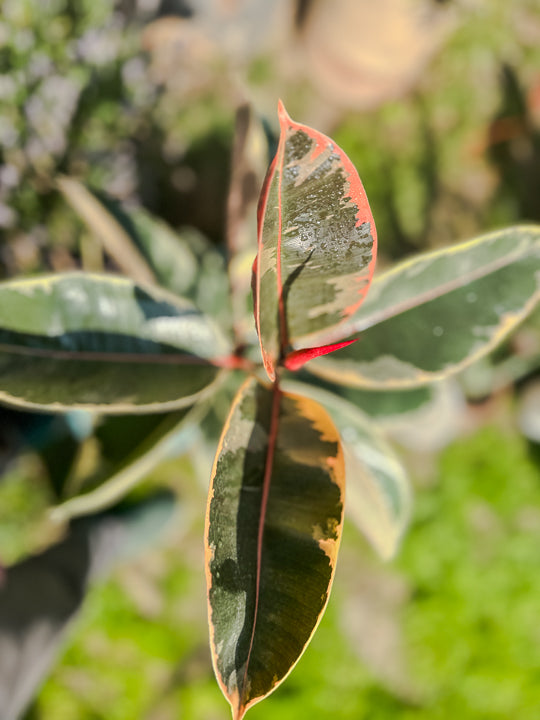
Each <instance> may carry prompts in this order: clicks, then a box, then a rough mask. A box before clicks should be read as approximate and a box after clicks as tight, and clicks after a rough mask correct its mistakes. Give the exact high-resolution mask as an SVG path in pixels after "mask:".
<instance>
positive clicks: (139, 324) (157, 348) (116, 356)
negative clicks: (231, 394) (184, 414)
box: [0, 273, 228, 413]
mask: <svg viewBox="0 0 540 720" xmlns="http://www.w3.org/2000/svg"><path fill="white" fill-rule="evenodd" d="M227 352H228V344H227V342H226V341H225V340H224V338H223V337H222V335H221V333H220V332H219V329H218V328H217V327H216V326H215V325H214V324H213V323H212V322H211V321H210V320H209V319H208V318H206V317H205V316H204V315H202V313H200V312H199V311H198V310H196V309H195V308H194V307H193V306H192V305H191V304H190V303H189V302H188V301H185V300H181V299H180V298H176V297H174V296H172V295H168V294H167V293H165V292H162V291H159V290H157V289H153V288H150V287H146V288H145V287H142V286H139V285H136V284H135V283H134V282H133V281H131V280H129V279H127V278H121V277H114V276H106V275H91V274H83V273H70V274H65V275H54V276H44V277H40V278H35V279H29V280H14V281H9V282H5V283H2V284H0V400H1V401H2V402H6V403H9V404H15V405H20V406H25V407H34V408H42V409H44V410H47V411H61V410H64V409H65V408H67V407H83V408H87V409H95V410H99V411H100V412H113V413H122V412H152V411H153V410H154V411H161V410H165V409H172V408H175V407H183V406H186V405H189V404H191V403H192V402H193V401H194V400H195V398H196V397H198V395H199V394H200V393H201V392H202V391H203V390H204V389H205V388H206V387H207V386H208V385H209V384H210V383H212V382H213V380H214V379H215V378H216V376H217V373H218V372H219V370H218V368H217V367H215V366H213V365H212V364H211V361H212V360H213V359H214V358H218V357H220V356H223V355H226V354H227Z"/></svg>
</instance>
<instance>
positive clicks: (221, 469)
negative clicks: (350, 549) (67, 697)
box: [206, 380, 344, 720]
mask: <svg viewBox="0 0 540 720" xmlns="http://www.w3.org/2000/svg"><path fill="white" fill-rule="evenodd" d="M343 492H344V463H343V455H342V451H341V446H340V441H339V435H338V432H337V430H336V428H335V427H334V425H333V423H332V421H331V419H330V417H329V416H328V414H327V413H326V412H325V410H324V409H323V408H322V407H321V406H320V405H318V403H316V402H314V401H313V400H310V399H308V398H305V397H301V396H298V395H292V394H289V393H282V392H281V391H280V390H279V389H278V388H277V387H274V389H273V390H271V389H267V388H266V387H264V386H262V385H260V384H259V383H257V382H256V381H255V380H248V381H247V382H246V383H245V384H244V385H243V386H242V388H241V389H240V390H239V392H238V394H237V396H236V399H235V401H234V403H233V407H232V409H231V414H230V416H229V419H228V422H227V424H226V426H225V430H224V432H223V435H222V438H221V442H220V445H219V449H218V452H217V455H216V459H215V462H214V471H213V478H212V484H211V488H210V494H209V503H208V511H207V523H206V556H207V566H206V573H207V582H208V597H209V622H210V632H211V644H212V656H213V661H214V669H215V672H216V676H217V678H218V681H219V684H220V686H221V688H222V690H223V693H224V694H225V696H226V697H227V699H228V700H229V702H230V703H231V706H232V709H233V716H234V718H235V720H239V719H240V718H242V717H243V716H244V714H245V712H246V710H247V709H248V708H249V707H250V706H251V705H253V704H254V703H256V702H258V701H259V700H262V699H263V698H264V697H265V696H266V695H268V694H269V693H270V692H272V690H274V689H275V688H276V687H277V686H278V685H279V683H281V682H282V681H283V679H284V678H285V677H286V675H287V674H288V673H289V672H290V671H291V669H292V668H293V666H294V665H295V663H296V662H297V661H298V659H299V657H300V655H301V654H302V653H303V651H304V650H305V648H306V645H307V644H308V642H309V640H310V638H311V636H312V635H313V632H314V630H315V628H316V626H317V623H318V622H319V620H320V618H321V615H322V612H323V610H324V608H325V606H326V603H327V600H328V596H329V592H330V586H331V583H332V579H333V575H334V567H335V562H336V556H337V551H338V546H339V541H340V537H341V525H342V517H343Z"/></svg>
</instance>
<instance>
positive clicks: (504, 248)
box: [307, 225, 540, 388]
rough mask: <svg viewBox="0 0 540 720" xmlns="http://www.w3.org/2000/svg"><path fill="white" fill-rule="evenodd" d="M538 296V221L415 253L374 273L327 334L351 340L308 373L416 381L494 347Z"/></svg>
mask: <svg viewBox="0 0 540 720" xmlns="http://www.w3.org/2000/svg"><path fill="white" fill-rule="evenodd" d="M539 299H540V226H534V225H531V226H523V227H512V228H507V229H505V230H500V231H498V232H494V233H491V234H489V235H484V236H481V237H479V238H476V239H474V240H471V241H470V242H465V243H461V244H459V245H455V246H453V247H449V248H445V249H443V250H437V251H435V252H432V253H427V254H425V255H420V256H418V257H415V258H413V259H412V260H408V261H406V262H403V263H401V264H399V265H397V266H396V267H395V268H394V269H393V270H390V271H389V272H386V273H384V274H383V275H381V276H380V277H379V278H377V279H376V280H375V281H374V282H373V284H372V287H371V291H370V293H369V296H368V298H367V299H366V302H365V303H364V305H363V306H362V307H361V308H360V309H359V310H358V312H357V313H356V314H355V315H354V317H352V318H350V319H349V320H348V321H347V322H346V323H345V324H344V326H343V327H341V328H339V332H336V333H334V337H332V338H331V339H332V340H334V339H340V340H341V339H342V338H344V337H345V338H348V339H354V338H359V341H358V342H357V343H354V344H352V345H350V346H348V347H345V348H344V349H343V350H340V351H339V352H338V353H335V354H334V355H332V356H331V357H327V358H320V359H316V360H313V361H312V362H311V363H310V364H309V365H308V366H307V367H308V369H309V370H310V371H312V372H315V373H317V374H318V375H320V376H322V377H324V378H326V379H328V380H331V381H333V382H336V383H341V384H344V385H349V386H352V387H373V388H391V387H414V386H419V385H423V384H426V383H429V382H432V381H433V380H437V379H439V378H442V377H445V376H448V375H450V374H452V373H455V372H458V371H459V370H461V369H463V368H465V367H467V366H468V365H469V364H470V363H472V362H473V361H475V360H476V359H477V358H479V357H482V356H483V355H485V354H486V353H488V352H489V351H490V350H492V349H493V348H494V347H496V346H497V345H498V344H499V343H500V342H501V341H502V340H503V339H504V338H505V337H506V336H507V335H508V334H509V333H511V332H512V331H513V330H514V329H515V328H516V327H517V326H518V325H519V323H520V322H522V320H523V319H524V318H526V317H527V315H528V314H529V313H530V312H531V311H532V310H533V309H534V308H535V306H536V305H537V303H538V300H539Z"/></svg>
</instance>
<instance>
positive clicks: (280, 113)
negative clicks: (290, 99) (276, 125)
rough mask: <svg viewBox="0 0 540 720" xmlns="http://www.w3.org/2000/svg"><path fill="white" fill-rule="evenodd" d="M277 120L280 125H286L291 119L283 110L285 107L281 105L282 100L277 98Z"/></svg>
mask: <svg viewBox="0 0 540 720" xmlns="http://www.w3.org/2000/svg"><path fill="white" fill-rule="evenodd" d="M277 109H278V118H279V122H280V124H281V125H286V124H289V123H290V122H291V118H290V115H289V113H288V112H287V110H286V109H285V105H284V104H283V100H282V99H281V98H279V100H278V106H277Z"/></svg>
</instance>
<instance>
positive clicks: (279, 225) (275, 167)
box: [254, 103, 376, 379]
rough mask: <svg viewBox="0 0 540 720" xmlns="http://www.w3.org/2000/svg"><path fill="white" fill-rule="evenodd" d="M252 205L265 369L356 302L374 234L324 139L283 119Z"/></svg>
mask: <svg viewBox="0 0 540 720" xmlns="http://www.w3.org/2000/svg"><path fill="white" fill-rule="evenodd" d="M279 121H280V126H281V136H280V140H279V145H278V150H277V153H276V156H275V158H274V161H273V163H272V165H271V166H270V169H269V172H268V175H267V177H266V180H265V183H264V186H263V189H262V192H261V198H260V201H259V218H258V220H259V240H258V254H257V262H256V265H255V280H256V282H255V288H254V289H255V309H256V321H257V330H258V333H259V338H260V342H261V349H262V354H263V360H264V364H265V367H266V370H267V372H268V374H269V376H270V378H271V379H273V377H274V368H275V366H276V364H277V363H279V362H280V361H281V360H282V359H283V358H284V356H285V354H286V353H288V352H289V351H290V350H291V349H293V350H294V349H295V348H297V346H301V347H302V348H306V347H313V346H315V345H323V344H326V336H327V334H328V331H329V330H331V329H332V328H334V327H335V326H336V325H338V324H340V323H341V322H343V321H344V320H345V319H346V318H347V317H349V316H350V315H351V314H352V313H354V312H355V310H357V308H358V307H359V305H360V303H361V302H362V300H363V298H364V296H365V294H366V292H367V290H368V287H369V284H370V282H371V277H372V274H373V269H374V266H375V253H376V233H375V225H374V223H373V217H372V215H371V211H370V209H369V204H368V201H367V198H366V194H365V192H364V188H363V186H362V183H361V181H360V178H359V177H358V173H357V172H356V170H355V168H354V166H353V165H352V163H351V161H350V160H349V158H348V157H347V156H346V155H345V153H344V152H343V151H342V150H341V149H340V148H338V147H337V145H336V144H335V143H334V142H333V141H332V140H331V139H330V138H328V137H326V135H322V134H321V133H319V132H317V131H315V130H313V129H311V128H309V127H306V126H305V125H300V124H298V123H295V122H293V121H292V120H291V118H290V117H289V116H288V115H287V113H286V111H285V109H284V107H283V105H282V104H281V103H280V105H279Z"/></svg>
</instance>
